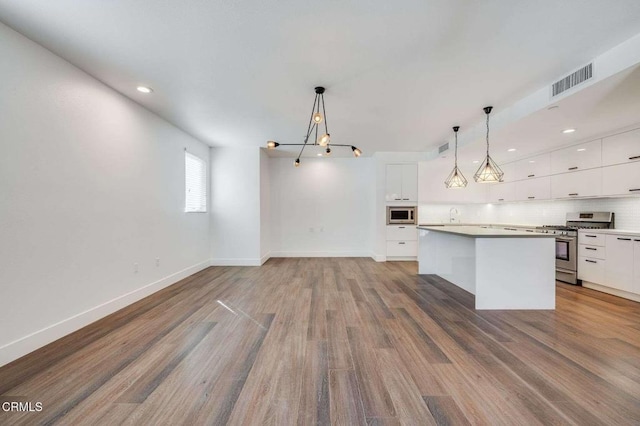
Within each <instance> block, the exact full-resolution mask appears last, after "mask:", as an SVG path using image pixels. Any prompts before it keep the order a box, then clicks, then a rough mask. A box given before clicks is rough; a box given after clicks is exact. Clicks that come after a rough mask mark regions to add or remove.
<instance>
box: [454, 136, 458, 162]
mask: <svg viewBox="0 0 640 426" xmlns="http://www.w3.org/2000/svg"><path fill="white" fill-rule="evenodd" d="M454 158H455V166H456V169H457V168H458V132H457V131H456V150H455V157H454Z"/></svg>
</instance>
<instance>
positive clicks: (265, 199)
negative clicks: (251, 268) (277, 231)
mask: <svg viewBox="0 0 640 426" xmlns="http://www.w3.org/2000/svg"><path fill="white" fill-rule="evenodd" d="M270 253H271V174H270V171H269V156H268V155H267V152H266V151H265V150H264V149H260V263H261V264H262V263H264V262H266V261H267V260H268V259H269V255H270Z"/></svg>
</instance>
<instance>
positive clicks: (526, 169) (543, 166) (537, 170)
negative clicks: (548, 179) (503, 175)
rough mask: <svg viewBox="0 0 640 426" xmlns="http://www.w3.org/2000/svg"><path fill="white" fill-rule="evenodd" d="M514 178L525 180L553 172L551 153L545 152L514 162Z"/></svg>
mask: <svg viewBox="0 0 640 426" xmlns="http://www.w3.org/2000/svg"><path fill="white" fill-rule="evenodd" d="M512 172H513V178H514V180H524V179H532V178H534V179H535V178H539V177H542V176H548V175H549V174H550V173H551V154H550V153H548V152H547V153H545V154H541V155H537V156H535V157H531V158H525V159H524V160H519V161H516V162H515V163H513V167H512Z"/></svg>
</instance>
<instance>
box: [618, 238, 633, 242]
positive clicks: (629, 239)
mask: <svg viewBox="0 0 640 426" xmlns="http://www.w3.org/2000/svg"><path fill="white" fill-rule="evenodd" d="M618 239H619V240H620V241H631V238H620V237H618Z"/></svg>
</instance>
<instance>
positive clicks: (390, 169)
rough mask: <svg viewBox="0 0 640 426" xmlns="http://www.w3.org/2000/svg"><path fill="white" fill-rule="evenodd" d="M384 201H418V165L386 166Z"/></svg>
mask: <svg viewBox="0 0 640 426" xmlns="http://www.w3.org/2000/svg"><path fill="white" fill-rule="evenodd" d="M385 192H386V193H385V199H386V200H387V201H418V165H417V164H388V165H387V176H386V191H385Z"/></svg>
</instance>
